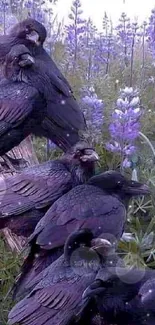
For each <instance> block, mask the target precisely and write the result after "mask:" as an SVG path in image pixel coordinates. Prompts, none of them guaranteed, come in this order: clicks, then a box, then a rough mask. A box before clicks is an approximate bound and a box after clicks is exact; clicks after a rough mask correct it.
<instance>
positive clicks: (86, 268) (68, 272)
mask: <svg viewBox="0 0 155 325" xmlns="http://www.w3.org/2000/svg"><path fill="white" fill-rule="evenodd" d="M109 244H110V243H108V242H107V241H106V240H104V239H100V244H99V242H98V240H97V243H96V239H93V234H92V232H91V231H90V230H89V229H88V230H87V229H83V230H79V231H77V232H75V233H73V234H71V235H70V236H69V237H68V239H67V240H66V243H65V246H64V255H62V256H61V257H60V258H59V259H57V260H56V261H55V262H54V263H52V264H51V265H50V266H49V267H48V268H46V269H45V270H44V271H43V272H42V273H40V274H39V276H38V277H37V278H36V279H34V284H36V286H35V288H34V289H33V291H32V292H31V293H30V294H29V295H28V296H27V297H26V298H25V299H23V300H22V301H20V302H19V303H18V304H17V305H16V306H15V307H14V308H13V309H12V311H11V312H10V313H9V324H10V325H12V324H15V323H19V324H25V325H26V324H31V325H38V324H39V325H43V324H46V325H49V324H52V325H67V324H74V321H75V319H74V318H75V317H74V315H75V314H76V312H78V311H79V310H80V303H81V300H82V294H83V291H84V290H85V289H86V288H87V286H88V285H89V284H91V283H92V281H93V280H94V279H95V276H96V274H97V272H98V270H99V269H100V267H101V265H102V263H103V261H104V259H105V258H106V254H107V252H108V251H109V249H110V247H111V245H110V246H109ZM98 245H99V251H100V253H98ZM101 247H102V254H103V255H100V254H101ZM89 319H91V312H89V314H88V315H87V317H86V318H85V319H83V322H84V323H83V324H89Z"/></svg>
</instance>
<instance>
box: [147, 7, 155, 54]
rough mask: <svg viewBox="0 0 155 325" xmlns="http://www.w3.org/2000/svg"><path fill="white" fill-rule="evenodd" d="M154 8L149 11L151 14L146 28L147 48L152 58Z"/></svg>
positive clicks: (154, 49)
mask: <svg viewBox="0 0 155 325" xmlns="http://www.w3.org/2000/svg"><path fill="white" fill-rule="evenodd" d="M154 31H155V8H154V9H152V11H151V16H150V18H149V24H148V28H147V35H148V44H149V49H150V51H151V53H152V56H153V58H154V57H155V32H154Z"/></svg>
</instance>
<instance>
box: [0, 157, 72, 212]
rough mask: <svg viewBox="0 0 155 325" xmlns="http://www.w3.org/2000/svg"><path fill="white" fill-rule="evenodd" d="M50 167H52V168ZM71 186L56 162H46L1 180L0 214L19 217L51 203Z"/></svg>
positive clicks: (68, 174)
mask: <svg viewBox="0 0 155 325" xmlns="http://www.w3.org/2000/svg"><path fill="white" fill-rule="evenodd" d="M52 166H53V168H52ZM70 187H71V175H70V173H69V172H67V170H66V169H63V167H61V168H60V166H59V163H58V166H57V162H48V163H45V164H42V165H40V166H38V165H37V166H34V168H30V170H29V169H27V171H25V172H23V173H21V174H19V175H15V176H13V177H9V178H8V179H6V180H5V182H4V181H3V180H1V181H0V215H1V216H2V217H3V218H4V217H5V216H6V217H8V216H12V215H19V214H21V213H23V212H25V211H28V210H30V209H32V208H36V209H40V208H43V207H45V206H48V205H49V204H52V203H53V202H54V201H55V200H56V199H57V198H59V196H61V195H62V194H63V193H64V191H67V190H69V189H70Z"/></svg>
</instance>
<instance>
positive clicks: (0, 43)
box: [0, 19, 86, 151]
mask: <svg viewBox="0 0 155 325" xmlns="http://www.w3.org/2000/svg"><path fill="white" fill-rule="evenodd" d="M33 31H36V33H37V35H38V40H37V42H36V43H35V42H34V41H32V40H31V39H29V37H31V33H32V32H33ZM45 38H46V30H45V28H44V26H43V25H42V24H40V23H39V22H37V21H36V20H33V19H26V20H24V21H23V22H20V23H19V24H17V25H15V26H14V27H13V29H12V30H11V31H10V34H9V35H5V36H1V38H0V61H1V62H4V59H5V56H6V54H8V53H9V51H10V50H11V48H12V46H13V45H17V44H24V45H25V46H26V47H27V48H28V49H29V51H30V52H31V54H32V56H34V58H35V65H36V76H34V75H33V76H31V80H32V78H33V84H35V82H37V78H38V76H37V71H38V69H39V70H40V72H41V74H43V75H44V76H46V78H45V80H44V85H45V86H46V88H47V89H45V93H44V95H45V99H46V101H47V107H46V108H47V110H46V118H45V119H44V121H43V123H42V128H41V129H39V130H38V135H40V136H45V137H48V138H50V139H51V140H52V141H53V142H54V143H56V145H58V146H59V147H60V148H62V149H63V150H64V151H66V150H67V149H68V148H70V147H71V146H73V145H74V144H75V143H76V142H78V141H79V140H80V139H81V138H83V134H84V133H85V131H86V122H85V119H84V115H83V113H82V111H81V110H80V108H79V105H78V103H77V101H76V99H75V98H74V96H73V93H72V90H71V87H70V85H69V83H68V82H67V80H66V79H65V78H64V76H63V75H62V73H61V72H60V70H59V69H58V68H57V66H56V65H55V63H54V62H53V60H52V59H51V57H50V56H49V55H48V54H47V52H46V51H45V49H44V48H43V43H44V41H45Z"/></svg>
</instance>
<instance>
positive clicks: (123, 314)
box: [78, 268, 155, 325]
mask: <svg viewBox="0 0 155 325" xmlns="http://www.w3.org/2000/svg"><path fill="white" fill-rule="evenodd" d="M109 271H110V269H109ZM102 272H103V276H104V269H102V270H101V271H100V274H101V273H102ZM154 288H155V270H151V269H147V268H146V269H134V268H129V269H127V268H112V270H111V277H109V279H108V281H107V282H106V281H102V280H100V279H99V278H98V279H97V280H95V281H94V282H92V283H91V284H90V285H89V287H88V288H87V289H86V290H85V291H84V293H83V305H84V306H85V305H86V301H87V302H88V301H89V299H90V300H92V299H93V301H94V306H95V305H96V306H95V309H97V313H99V315H100V320H101V319H102V324H107V325H108V324H109V325H111V324H117V325H122V324H123V325H154V324H155V303H154V297H155V295H154V292H153V291H154ZM78 317H79V318H80V315H79V314H78ZM82 317H83V316H82ZM91 324H92V323H91V322H90V325H91Z"/></svg>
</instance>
